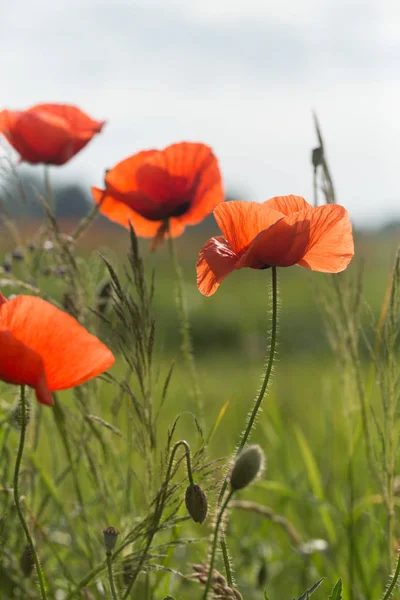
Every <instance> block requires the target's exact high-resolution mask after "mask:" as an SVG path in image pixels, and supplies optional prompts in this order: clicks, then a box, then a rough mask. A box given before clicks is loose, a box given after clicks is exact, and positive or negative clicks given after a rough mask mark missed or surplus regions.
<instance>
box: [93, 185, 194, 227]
mask: <svg viewBox="0 0 400 600" xmlns="http://www.w3.org/2000/svg"><path fill="white" fill-rule="evenodd" d="M92 195H93V199H94V201H95V202H96V204H98V205H99V211H100V212H101V214H102V215H104V216H105V217H107V219H110V221H113V222H114V223H118V225H122V227H125V228H126V229H129V224H131V225H132V227H133V228H134V230H135V233H136V235H137V236H139V237H145V238H153V237H155V236H156V235H157V232H158V230H159V228H160V225H162V224H163V222H162V221H150V220H149V219H145V218H144V217H142V216H141V215H139V214H138V213H137V212H135V211H134V210H132V209H131V208H130V207H129V206H128V205H127V204H125V202H122V201H121V200H118V199H116V198H114V197H113V196H112V195H110V194H109V193H108V192H107V193H106V194H105V195H104V191H103V190H100V189H99V188H96V187H92ZM169 227H170V231H171V235H172V237H178V236H179V235H181V234H182V233H183V231H184V229H185V226H184V225H183V223H180V222H179V220H178V219H171V220H170V223H169Z"/></svg>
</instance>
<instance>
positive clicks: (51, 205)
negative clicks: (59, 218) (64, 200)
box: [44, 165, 56, 214]
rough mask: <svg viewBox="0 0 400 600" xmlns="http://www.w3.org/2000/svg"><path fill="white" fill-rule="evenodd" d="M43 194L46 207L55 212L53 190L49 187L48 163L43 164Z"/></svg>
mask: <svg viewBox="0 0 400 600" xmlns="http://www.w3.org/2000/svg"><path fill="white" fill-rule="evenodd" d="M44 195H45V199H46V202H47V205H48V207H49V208H50V210H51V211H53V213H54V214H55V210H56V207H55V203H54V196H53V190H52V187H51V181H50V167H49V165H44Z"/></svg>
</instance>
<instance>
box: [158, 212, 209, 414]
mask: <svg viewBox="0 0 400 600" xmlns="http://www.w3.org/2000/svg"><path fill="white" fill-rule="evenodd" d="M167 234H168V247H169V253H170V256H171V262H172V266H173V268H174V271H175V280H176V291H177V306H178V312H179V317H180V321H181V323H180V325H181V350H182V352H183V356H184V360H185V362H186V367H187V369H188V371H189V374H190V378H191V380H192V389H193V395H194V399H195V401H196V404H197V407H198V410H199V416H200V421H201V422H204V404H203V398H202V395H201V391H200V386H199V379H198V375H197V371H196V365H195V362H194V354H193V345H192V339H191V333H190V323H189V313H188V308H187V302H186V297H185V287H184V280H183V274H182V269H181V267H180V264H179V262H178V257H177V254H176V249H175V243H174V239H173V237H172V236H171V229H170V225H169V222H167Z"/></svg>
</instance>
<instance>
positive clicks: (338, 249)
mask: <svg viewBox="0 0 400 600" xmlns="http://www.w3.org/2000/svg"><path fill="white" fill-rule="evenodd" d="M353 256H354V241H353V234H352V227H351V221H350V217H349V214H348V212H347V210H346V209H345V208H343V206H339V205H338V204H325V205H323V206H319V207H317V208H314V209H313V210H312V212H311V221H310V239H309V242H308V246H307V249H306V252H305V254H304V256H303V257H302V259H301V260H300V261H298V264H299V265H300V266H302V267H306V268H307V269H311V270H313V271H320V272H322V273H340V272H341V271H344V269H345V268H346V267H347V266H348V264H349V263H350V261H351V259H352V257H353Z"/></svg>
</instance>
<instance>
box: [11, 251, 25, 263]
mask: <svg viewBox="0 0 400 600" xmlns="http://www.w3.org/2000/svg"><path fill="white" fill-rule="evenodd" d="M11 256H12V258H13V260H18V261H22V260H24V258H25V257H24V253H23V252H22V250H21V248H16V249H15V250H13V252H12V254H11Z"/></svg>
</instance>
